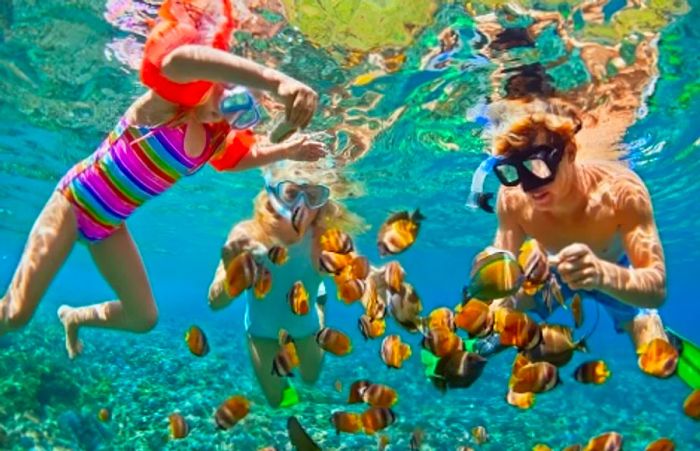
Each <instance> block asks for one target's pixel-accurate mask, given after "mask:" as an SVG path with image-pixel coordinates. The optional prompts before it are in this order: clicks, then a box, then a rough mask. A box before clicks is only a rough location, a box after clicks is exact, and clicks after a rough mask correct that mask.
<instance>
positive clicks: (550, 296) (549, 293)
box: [542, 274, 566, 313]
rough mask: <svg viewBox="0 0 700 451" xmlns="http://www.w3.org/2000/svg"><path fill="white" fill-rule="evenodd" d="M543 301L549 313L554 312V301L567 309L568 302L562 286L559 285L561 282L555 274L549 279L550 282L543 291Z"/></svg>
mask: <svg viewBox="0 0 700 451" xmlns="http://www.w3.org/2000/svg"><path fill="white" fill-rule="evenodd" d="M542 300H543V302H544V305H545V306H546V307H547V311H549V313H552V312H553V311H554V301H557V303H558V304H559V305H560V306H562V307H564V308H566V302H565V301H564V294H563V293H562V291H561V285H559V281H558V280H557V278H556V277H555V276H554V274H552V275H551V276H550V277H549V280H548V281H547V283H546V285H545V289H544V290H543V291H542Z"/></svg>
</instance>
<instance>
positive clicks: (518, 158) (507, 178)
mask: <svg viewBox="0 0 700 451" xmlns="http://www.w3.org/2000/svg"><path fill="white" fill-rule="evenodd" d="M563 157H564V149H563V148H561V147H553V146H549V145H539V146H535V147H531V148H529V149H524V150H519V151H517V152H513V153H512V154H511V155H508V156H507V157H506V156H500V155H497V156H490V157H489V158H487V159H486V160H484V161H483V162H482V163H481V164H480V165H479V168H478V169H477V170H476V172H475V173H474V176H473V178H472V186H471V193H470V194H469V199H468V200H467V206H468V207H470V208H472V209H477V208H481V209H482V210H484V211H486V212H488V213H493V211H494V210H493V206H492V205H491V204H490V203H489V202H490V201H491V200H492V199H493V197H494V194H493V193H486V192H484V181H485V180H486V176H487V175H488V174H489V173H491V172H494V173H495V174H496V177H498V180H499V181H500V182H501V183H502V184H503V185H505V186H517V185H520V186H521V187H522V189H523V191H525V192H529V191H534V190H536V189H538V188H541V187H543V186H545V185H547V184H549V183H551V182H552V181H553V180H554V178H555V177H556V176H557V170H558V169H559V163H560V162H561V160H562V158H563Z"/></svg>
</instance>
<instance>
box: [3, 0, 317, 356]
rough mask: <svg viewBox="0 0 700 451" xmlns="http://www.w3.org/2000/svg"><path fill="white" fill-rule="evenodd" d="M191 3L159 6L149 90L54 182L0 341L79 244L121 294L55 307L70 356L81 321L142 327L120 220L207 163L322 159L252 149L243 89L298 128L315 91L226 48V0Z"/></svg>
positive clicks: (148, 310)
mask: <svg viewBox="0 0 700 451" xmlns="http://www.w3.org/2000/svg"><path fill="white" fill-rule="evenodd" d="M193 1H194V0H193ZM189 3H191V2H190V1H188V0H173V1H168V2H165V3H164V4H163V6H162V7H161V11H160V18H159V21H158V22H157V23H156V25H155V27H154V28H153V30H152V31H151V34H150V35H149V38H148V40H147V42H146V46H145V52H144V58H143V64H142V68H141V73H140V76H141V81H142V82H143V83H144V85H146V86H147V87H148V88H149V90H148V91H147V92H146V93H145V94H143V95H142V96H141V97H139V98H138V99H136V101H135V102H134V103H133V104H132V105H131V106H130V107H129V109H128V110H127V111H126V113H125V114H124V116H123V117H122V118H121V119H120V120H119V122H118V124H117V126H116V127H115V128H114V130H113V131H112V132H110V134H109V135H108V137H107V138H106V139H105V141H103V143H102V144H101V145H100V146H99V147H98V148H97V150H96V151H95V152H94V153H93V154H92V155H91V156H89V157H88V158H86V159H85V160H83V161H82V162H80V163H78V164H77V165H75V166H74V167H73V168H72V169H71V170H70V171H68V173H67V174H66V175H65V176H64V177H63V178H62V179H61V181H60V182H59V184H58V186H57V188H56V190H55V191H54V192H53V194H52V195H51V197H50V199H49V201H48V202H47V204H46V206H45V207H44V209H43V211H42V212H41V214H40V215H39V217H38V219H37V220H36V222H35V224H34V227H33V228H32V230H31V232H30V235H29V239H28V241H27V244H26V247H25V249H24V254H23V256H22V258H21V261H20V263H19V266H18V267H17V270H16V272H15V274H14V277H13V279H12V281H11V283H10V287H9V289H8V290H7V292H6V293H5V295H4V296H3V297H2V299H1V300H0V335H2V334H4V333H6V332H8V331H11V330H16V329H19V328H20V327H22V326H24V325H25V324H26V323H27V322H28V321H29V320H30V318H31V317H32V315H33V314H34V311H35V310H36V308H37V305H38V304H39V301H40V300H41V298H42V296H43V295H44V292H45V291H46V289H47V288H48V286H49V284H50V283H51V281H52V280H53V278H54V276H55V275H56V273H57V272H58V270H59V269H60V267H61V266H62V264H63V262H64V261H65V260H66V258H67V257H68V255H69V254H70V251H71V249H72V248H73V245H74V244H75V242H76V241H77V240H80V241H82V242H83V243H85V244H87V246H88V249H89V251H90V253H91V255H92V258H93V260H94V262H95V264H96V266H97V267H98V269H99V270H100V272H101V273H102V275H103V277H104V278H105V279H106V280H107V282H108V283H109V285H110V286H111V287H112V289H113V290H114V292H115V293H116V295H117V298H118V299H117V300H114V301H109V302H103V303H99V304H95V305H91V306H87V307H80V308H73V307H68V306H62V307H61V308H60V309H59V312H58V313H59V317H60V319H61V321H62V322H63V325H64V327H65V332H66V348H67V350H68V353H69V356H70V357H71V358H72V357H74V356H75V355H77V354H78V353H79V352H80V351H81V349H82V345H81V343H80V342H79V340H78V330H79V328H80V327H83V326H92V327H102V328H109V329H118V330H125V331H131V332H146V331H148V330H150V329H151V328H153V327H154V325H155V323H156V320H157V317H158V313H157V309H156V303H155V299H154V297H153V292H152V290H151V286H150V283H149V280H148V277H147V275H146V270H145V268H144V265H143V262H142V261H141V257H140V255H139V252H138V248H137V247H136V244H135V243H134V241H133V240H132V238H131V235H130V233H129V230H128V228H127V226H126V223H125V222H126V219H127V218H128V217H129V216H130V215H131V214H132V213H133V212H134V211H135V210H136V209H137V208H138V207H139V206H141V205H142V204H143V203H144V202H146V201H147V200H149V199H151V198H153V197H155V196H157V195H159V194H161V193H163V192H165V191H166V190H167V189H168V188H170V187H171V186H172V185H174V184H175V183H176V182H177V181H178V180H179V179H181V178H182V177H185V176H189V175H192V174H194V173H195V172H197V171H199V170H200V169H201V168H202V167H203V166H204V165H205V164H206V163H210V164H212V166H214V167H215V168H216V169H217V170H226V171H241V170H245V169H248V168H252V167H256V166H260V165H264V164H268V163H270V162H274V161H277V160H281V159H296V160H316V159H318V158H320V157H321V156H322V155H323V154H324V151H323V147H322V145H321V144H320V143H314V142H309V141H308V140H306V139H305V138H302V139H296V140H291V141H289V142H287V143H283V144H280V145H275V146H268V147H262V146H259V145H257V144H256V143H255V136H254V134H253V133H252V132H251V131H250V129H249V127H250V126H252V125H254V122H255V121H254V120H251V115H252V118H253V119H255V116H256V114H255V113H256V110H255V108H256V106H255V104H254V101H253V100H252V98H251V97H250V95H249V94H248V95H246V92H247V91H245V90H243V89H242V88H241V86H248V87H253V88H256V89H261V90H265V91H269V92H271V93H273V94H275V95H276V96H277V97H278V98H279V99H280V100H281V101H282V102H283V103H284V105H285V106H286V113H287V118H288V120H289V122H290V123H291V124H292V125H294V126H297V127H300V128H303V127H305V126H306V125H307V124H308V123H309V121H310V120H311V117H312V115H313V113H314V110H315V108H316V102H317V95H316V93H315V92H314V91H313V90H312V89H311V88H309V87H308V86H306V85H304V84H303V83H300V82H299V81H297V80H295V79H293V78H291V77H289V76H287V75H284V74H282V73H280V72H278V71H276V70H274V69H270V68H267V67H263V66H261V65H259V64H256V63H254V62H252V61H249V60H245V59H242V58H239V57H237V56H235V55H232V54H230V53H229V52H228V49H229V44H230V42H231V37H232V32H233V30H234V28H235V20H234V18H233V12H232V9H231V5H230V2H229V1H228V0H211V1H197V2H196V3H197V5H191V6H192V7H191V8H187V7H185V6H187V5H186V4H189ZM241 97H242V98H243V100H244V101H243V102H241V101H240V100H241Z"/></svg>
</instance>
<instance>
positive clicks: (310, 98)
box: [277, 76, 318, 128]
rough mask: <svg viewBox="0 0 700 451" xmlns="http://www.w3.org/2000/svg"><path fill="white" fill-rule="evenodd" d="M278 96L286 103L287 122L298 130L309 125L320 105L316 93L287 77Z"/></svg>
mask: <svg viewBox="0 0 700 451" xmlns="http://www.w3.org/2000/svg"><path fill="white" fill-rule="evenodd" d="M277 95H278V96H280V97H281V98H282V100H283V101H284V106H285V111H286V116H287V121H289V122H291V123H292V124H293V125H294V126H296V127H297V128H305V127H306V126H307V125H309V122H311V118H312V117H313V115H314V112H315V111H316V106H317V104H318V94H316V91H314V90H313V89H311V88H310V87H309V86H307V85H305V84H304V83H302V82H300V81H298V80H295V79H293V78H292V77H287V76H285V77H283V78H282V81H281V82H280V84H279V85H278V87H277Z"/></svg>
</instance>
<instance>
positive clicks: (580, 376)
mask: <svg viewBox="0 0 700 451" xmlns="http://www.w3.org/2000/svg"><path fill="white" fill-rule="evenodd" d="M609 377H610V370H609V369H608V366H607V365H606V364H605V362H603V361H602V360H593V361H589V362H584V363H582V364H581V365H579V366H578V367H577V368H576V370H575V371H574V379H576V380H577V381H579V382H581V383H582V384H602V383H604V382H605V381H607V380H608V378H609Z"/></svg>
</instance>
